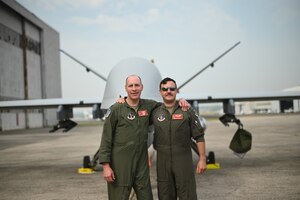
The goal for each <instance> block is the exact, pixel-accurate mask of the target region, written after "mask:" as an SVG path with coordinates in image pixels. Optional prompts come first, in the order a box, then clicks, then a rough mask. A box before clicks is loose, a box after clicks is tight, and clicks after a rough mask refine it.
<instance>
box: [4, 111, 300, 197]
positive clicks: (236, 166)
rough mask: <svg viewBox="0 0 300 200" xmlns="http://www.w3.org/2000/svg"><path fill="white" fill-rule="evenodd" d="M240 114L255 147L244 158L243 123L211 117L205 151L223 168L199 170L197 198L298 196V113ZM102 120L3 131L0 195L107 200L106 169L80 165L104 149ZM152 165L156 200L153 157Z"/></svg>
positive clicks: (299, 141) (299, 116)
mask: <svg viewBox="0 0 300 200" xmlns="http://www.w3.org/2000/svg"><path fill="white" fill-rule="evenodd" d="M238 118H239V119H240V120H241V121H242V123H243V124H244V128H245V129H246V130H248V131H249V132H251V133H252V137H253V141H252V149H251V150H250V151H249V152H248V153H247V154H246V155H245V157H244V158H243V159H240V158H238V157H237V156H236V155H234V154H233V152H232V151H231V150H230V149H229V148H228V146H229V142H230V140H231V139H232V137H233V134H234V132H235V131H236V129H237V125H235V124H230V126H229V127H225V126H224V125H223V124H221V123H220V122H219V121H218V120H209V121H208V128H207V131H206V136H205V138H206V146H207V148H206V149H207V153H208V152H209V151H213V152H214V153H215V156H216V157H215V158H216V162H217V163H219V164H220V166H221V167H220V169H210V170H207V171H206V172H205V173H204V174H203V175H195V176H196V181H197V193H198V199H203V200H221V199H222V200H224V199H227V200H234V199H238V200H239V199H243V200H245V199H251V200H252V199H262V200H268V199H272V200H273V199H280V200H281V199H289V200H290V199H295V200H296V199H297V200H299V199H300V114H282V115H261V116H238ZM95 124H96V125H95ZM102 125H103V123H102V122H96V123H94V125H89V126H87V125H79V126H77V127H75V128H74V129H72V130H71V131H70V132H67V133H63V132H62V131H61V130H59V131H57V132H55V133H48V131H49V128H48V129H46V128H43V129H30V130H17V131H5V132H0V158H1V159H0V200H91V199H93V200H94V199H98V200H106V199H108V198H107V190H106V182H105V181H104V180H103V178H102V171H100V170H99V171H96V172H95V173H93V174H79V173H78V172H77V170H78V169H79V168H81V167H82V163H83V157H84V156H85V155H90V156H93V154H94V153H95V152H96V150H97V149H98V147H99V144H100V140H101V132H102ZM194 158H195V161H196V159H197V156H196V155H195V154H194ZM99 169H100V168H99ZM150 169H151V170H150V171H151V174H150V176H151V184H152V189H153V194H154V199H157V191H156V190H157V187H156V172H155V170H156V169H155V159H154V160H153V162H152V166H151V168H150Z"/></svg>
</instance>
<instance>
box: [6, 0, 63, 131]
mask: <svg viewBox="0 0 300 200" xmlns="http://www.w3.org/2000/svg"><path fill="white" fill-rule="evenodd" d="M59 48H60V43H59V33H58V32H57V31H56V30H54V29H53V28H52V27H50V26H49V25H47V24H46V23H45V22H43V21H42V20H41V19H39V18H38V17H36V16H35V15H34V14H33V13H31V12H30V11H29V10H27V9H26V8H24V7H23V6H22V5H20V4H19V3H18V2H16V1H15V0H0V101H7V100H27V99H45V98H60V97H61V96H62V89H61V88H62V87H61V68H60V54H59ZM56 122H57V120H56V109H32V110H1V112H0V131H4V130H11V129H24V128H36V127H46V126H51V125H54V124H55V123H56Z"/></svg>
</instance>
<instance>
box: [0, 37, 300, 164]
mask: <svg viewBox="0 0 300 200" xmlns="http://www.w3.org/2000/svg"><path fill="white" fill-rule="evenodd" d="M239 44H240V42H238V43H236V44H235V45H233V46H232V47H231V48H229V49H228V50H227V51H225V52H224V53H223V54H221V55H220V56H219V57H217V58H216V59H215V60H213V61H212V62H211V63H209V64H208V65H207V66H206V67H204V68H203V69H201V70H200V71H199V72H197V73H196V74H195V75H194V76H192V77H191V78H190V79H188V80H187V81H185V82H184V83H183V84H181V85H179V86H178V90H180V89H181V88H182V87H184V86H185V85H186V84H188V83H189V82H190V81H192V80H193V79H194V78H195V77H196V76H198V75H199V74H201V73H202V72H204V71H205V70H206V69H208V68H209V67H214V65H215V63H216V62H217V61H218V60H219V59H221V58H222V57H223V56H224V55H226V54H227V53H228V52H230V51H231V50H232V49H234V48H235V47H236V46H238V45H239ZM60 51H61V52H62V53H64V54H65V55H67V56H68V57H70V58H71V59H73V60H74V61H76V62H77V63H79V64H80V65H82V66H83V67H85V68H86V70H87V71H88V72H92V73H94V74H95V75H97V76H99V77H100V78H101V79H102V80H104V81H105V82H106V86H105V91H104V95H103V99H102V101H101V100H100V99H90V98H89V99H87V98H80V99H62V98H60V99H57V98H53V99H33V100H16V101H0V110H2V109H6V110H10V109H11V110H16V109H49V108H57V120H58V123H57V124H56V125H55V126H53V128H52V129H51V130H50V131H49V132H55V131H57V130H58V129H63V132H67V131H69V130H71V129H72V128H74V127H75V126H76V125H77V123H76V122H74V121H73V120H71V119H72V118H73V108H76V107H77V108H78V107H92V109H93V118H94V119H97V118H100V119H102V118H103V117H104V114H103V113H105V112H106V110H107V109H108V108H109V107H110V106H111V105H112V104H114V103H115V102H116V100H117V99H118V98H120V97H124V96H126V93H125V90H124V82H125V79H126V78H127V77H128V76H129V75H132V74H136V75H139V76H140V77H141V79H142V82H143V85H144V89H143V92H142V98H144V99H153V100H156V101H162V99H161V96H160V93H159V91H158V85H159V83H160V81H161V80H162V76H161V74H160V71H159V70H158V69H157V67H156V66H155V65H154V63H153V62H151V61H149V60H146V59H144V58H138V57H133V58H127V59H124V60H122V61H120V62H119V63H118V64H117V65H115V66H114V67H113V68H112V70H111V71H110V73H109V75H108V78H105V77H104V76H102V75H100V74H99V73H97V72H96V71H94V70H93V69H91V68H90V67H88V66H86V65H85V64H83V63H82V62H80V61H79V60H77V59H76V58H74V57H73V56H71V55H70V54H68V53H67V52H65V51H63V50H60ZM180 97H181V98H184V99H186V100H187V101H188V102H189V103H190V104H191V105H192V107H193V108H194V109H195V111H196V113H199V107H198V105H199V103H215V102H221V103H223V112H224V113H225V114H224V115H223V116H221V117H220V118H219V119H220V121H221V122H222V123H223V124H224V125H225V126H229V124H228V123H236V124H237V125H238V126H239V127H240V126H242V123H241V121H240V120H239V119H237V118H236V116H235V105H234V104H235V102H241V101H262V100H293V99H300V92H298V91H289V92H282V91H281V92H277V93H276V92H272V93H269V94H268V93H256V94H251V95H249V94H247V93H246V94H239V95H225V96H221V95H220V94H209V95H205V94H194V95H193V96H191V95H186V94H183V93H179V94H178V98H180ZM199 119H200V122H201V120H202V119H203V118H202V119H201V117H200V116H199ZM203 121H204V122H205V120H202V122H203ZM204 126H205V125H204ZM152 137H153V132H151V130H149V138H148V147H150V145H151V143H152V142H151V140H152V139H153V138H152ZM191 148H192V149H193V150H194V152H195V153H197V154H198V150H197V146H196V144H195V142H193V141H192V140H191ZM250 148H251V143H250ZM97 155H98V154H97V152H96V153H95V154H94V157H93V160H92V161H91V160H90V157H89V156H85V157H84V160H83V166H84V168H95V166H96V165H97V160H98V157H97ZM242 155H244V153H243V154H242ZM214 162H215V158H214V152H209V154H208V157H207V163H208V164H209V163H214Z"/></svg>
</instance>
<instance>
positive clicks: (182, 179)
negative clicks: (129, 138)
mask: <svg viewBox="0 0 300 200" xmlns="http://www.w3.org/2000/svg"><path fill="white" fill-rule="evenodd" d="M152 121H153V124H154V130H155V133H154V147H155V148H156V150H157V187H158V197H159V199H160V200H174V199H177V197H179V199H180V200H196V199H197V192H196V181H195V169H194V166H193V158H192V152H191V138H194V139H195V140H196V142H201V141H203V142H204V129H203V128H202V127H201V125H200V122H199V119H198V116H197V115H196V114H195V112H194V111H193V109H189V110H188V111H186V112H184V111H182V110H181V108H180V107H179V106H178V102H176V105H175V107H174V109H173V112H172V114H170V112H169V111H168V110H167V108H166V107H165V105H161V106H160V107H158V108H156V109H155V110H154V111H153V113H152Z"/></svg>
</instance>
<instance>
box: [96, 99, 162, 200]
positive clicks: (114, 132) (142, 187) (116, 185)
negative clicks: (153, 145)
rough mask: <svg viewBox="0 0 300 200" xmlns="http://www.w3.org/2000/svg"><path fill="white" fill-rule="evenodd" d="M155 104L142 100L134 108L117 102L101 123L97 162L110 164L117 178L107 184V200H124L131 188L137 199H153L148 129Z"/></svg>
mask: <svg viewBox="0 0 300 200" xmlns="http://www.w3.org/2000/svg"><path fill="white" fill-rule="evenodd" d="M157 105H158V103H157V102H155V101H152V100H146V99H141V100H140V104H139V105H138V108H137V110H136V111H135V110H134V109H133V108H131V107H130V106H129V105H128V104H127V103H124V104H119V103H116V104H114V105H113V106H111V108H110V109H109V110H108V113H107V118H106V120H105V123H104V127H103V133H102V139H101V145H100V149H99V162H100V163H110V166H111V168H112V169H113V171H114V173H115V177H116V180H115V181H114V182H113V183H108V196H109V199H114V200H127V199H128V198H129V195H130V191H131V189H132V187H133V188H134V190H135V193H136V195H137V198H138V199H140V200H147V199H151V200H152V199H153V195H152V190H151V184H150V176H149V166H148V148H147V139H148V128H149V120H150V115H151V112H152V111H153V109H154V108H155V107H157Z"/></svg>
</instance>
